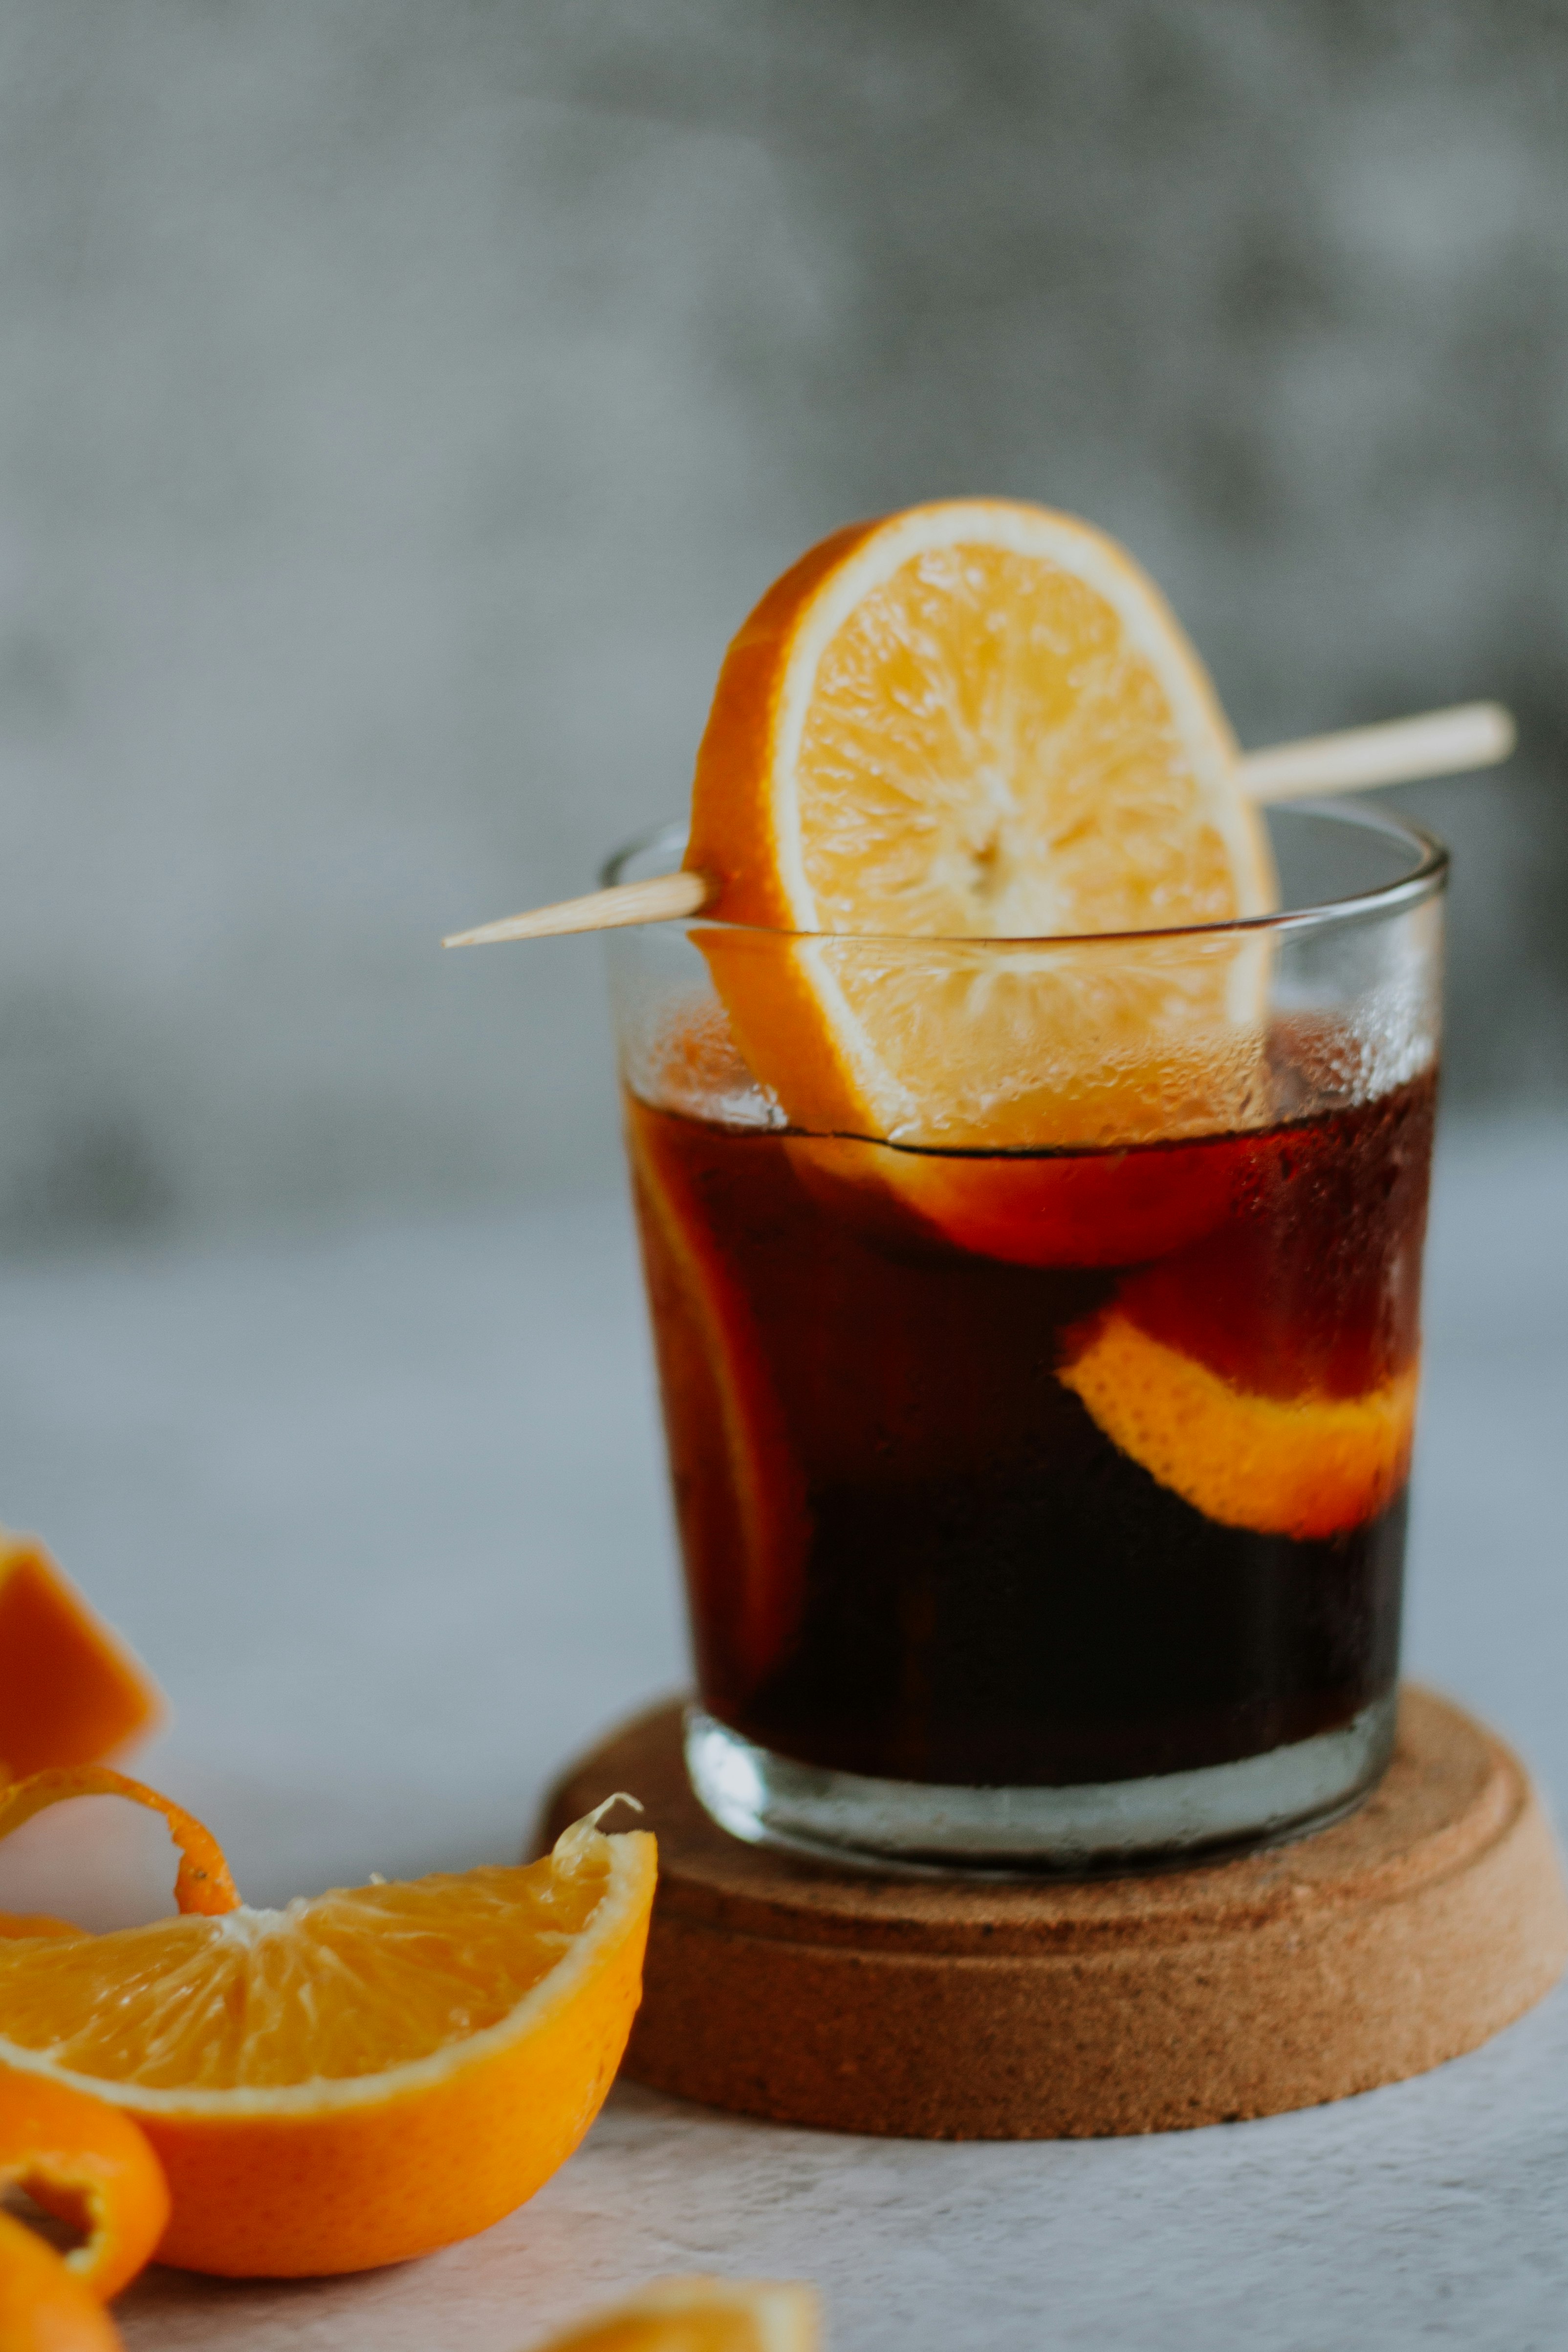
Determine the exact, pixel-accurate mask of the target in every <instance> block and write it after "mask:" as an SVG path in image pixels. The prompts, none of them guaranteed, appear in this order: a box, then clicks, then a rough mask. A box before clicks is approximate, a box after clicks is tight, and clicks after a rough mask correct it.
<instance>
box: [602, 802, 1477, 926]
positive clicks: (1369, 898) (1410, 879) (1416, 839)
mask: <svg viewBox="0 0 1568 2352" xmlns="http://www.w3.org/2000/svg"><path fill="white" fill-rule="evenodd" d="M1273 805H1274V806H1276V807H1278V808H1279V809H1281V810H1285V809H1294V810H1297V811H1300V813H1301V814H1303V815H1311V816H1324V817H1329V818H1331V819H1332V820H1333V821H1334V822H1336V823H1338V824H1348V825H1352V826H1355V827H1358V828H1359V829H1360V830H1361V831H1363V832H1364V833H1375V834H1381V835H1383V836H1384V839H1385V840H1388V841H1397V842H1402V843H1404V845H1405V847H1406V848H1408V849H1409V850H1410V851H1411V853H1412V855H1413V856H1414V857H1415V865H1414V866H1412V868H1411V870H1410V872H1409V873H1408V874H1401V875H1397V876H1396V877H1394V880H1393V881H1391V882H1380V883H1378V884H1376V885H1375V886H1374V887H1373V888H1371V889H1368V890H1354V891H1350V892H1347V893H1346V895H1345V896H1344V897H1343V898H1323V899H1320V900H1318V901H1317V902H1316V903H1315V904H1313V905H1312V906H1310V907H1284V908H1279V909H1278V910H1277V911H1276V912H1275V913H1273V914H1271V915H1242V916H1236V917H1232V918H1231V919H1229V920H1228V921H1226V922H1223V923H1171V924H1168V925H1166V926H1165V927H1163V929H1146V930H1139V931H1026V932H1023V933H1021V934H1006V935H1003V934H999V933H995V932H985V931H982V932H964V931H960V932H943V931H788V930H784V929H780V928H779V927H777V926H775V925H773V924H769V923H736V922H731V921H728V920H726V919H725V918H724V917H722V916H720V915H703V914H697V915H686V916H681V917H678V918H674V920H677V921H679V922H682V923H702V924H704V925H710V926H715V927H717V928H718V929H721V930H730V931H749V932H752V933H754V934H755V935H756V936H757V937H758V938H759V939H773V940H791V939H794V940H826V939H837V940H865V941H867V942H868V944H876V945H879V946H889V947H891V946H899V947H904V948H908V947H914V946H921V947H928V948H929V947H935V946H942V947H954V948H956V947H963V948H976V947H985V948H1007V947H1011V948H1037V947H1044V946H1053V947H1054V946H1066V945H1068V944H1071V945H1073V946H1083V945H1085V944H1087V943H1088V942H1089V941H1098V942H1099V943H1100V944H1101V945H1103V944H1104V943H1105V942H1106V941H1108V940H1123V941H1128V940H1179V939H1204V938H1209V937H1217V936H1221V935H1223V934H1224V933H1226V932H1227V931H1229V932H1235V933H1238V934H1239V933H1243V932H1249V931H1289V930H1312V929H1321V928H1323V927H1325V926H1326V925H1328V924H1331V923H1342V922H1347V921H1353V920H1356V919H1360V918H1364V917H1366V916H1371V915H1391V914H1395V913H1398V912H1400V911H1402V910H1404V909H1405V908H1410V907H1415V906H1419V905H1420V904H1421V903H1422V901H1423V900H1424V899H1426V898H1435V897H1436V894H1437V892H1438V891H1439V890H1440V889H1441V888H1442V887H1443V884H1444V882H1445V881H1446V880H1447V873H1448V863H1449V859H1448V851H1447V847H1446V846H1445V845H1444V844H1443V843H1442V842H1441V841H1439V840H1438V838H1437V836H1436V834H1435V833H1428V832H1427V830H1426V826H1425V825H1420V824H1415V822H1414V821H1413V820H1412V819H1411V818H1409V817H1405V816H1394V815H1393V814H1391V813H1390V812H1388V811H1387V810H1384V809H1373V808H1368V807H1366V806H1365V805H1364V804H1363V803H1362V802H1360V801H1351V800H1313V799H1310V798H1308V799H1302V800H1292V801H1279V802H1276V803H1273ZM688 830H689V828H688V826H687V825H686V824H684V823H683V822H682V820H681V819H679V818H670V819H667V820H666V821H665V823H664V824H656V825H653V826H651V827H650V828H649V830H648V831H647V833H642V834H639V835H637V838H636V840H634V841H628V842H627V843H626V845H624V847H622V848H620V849H617V850H616V852H615V854H614V856H611V857H608V858H606V860H605V864H604V866H602V867H601V869H600V873H599V880H600V884H601V886H602V887H604V888H605V889H606V890H608V889H614V888H615V887H616V885H617V884H618V883H620V882H621V881H623V880H624V879H625V875H626V867H627V866H629V865H630V864H631V863H632V860H633V859H634V858H637V857H641V856H645V855H646V854H647V852H649V851H650V850H657V849H660V848H664V847H668V850H669V851H670V853H671V855H672V856H673V857H676V858H678V857H679V853H680V851H681V849H682V848H683V847H684V845H685V843H686V837H687V833H688ZM648 878H652V877H648ZM658 928H659V929H663V928H664V926H663V925H659V926H658ZM610 936H611V937H612V938H613V937H614V936H615V934H614V932H612V933H611V934H610Z"/></svg>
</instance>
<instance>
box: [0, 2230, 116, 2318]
mask: <svg viewBox="0 0 1568 2352" xmlns="http://www.w3.org/2000/svg"><path fill="white" fill-rule="evenodd" d="M0 2352H121V2334H120V2330H119V2329H118V2328H117V2327H116V2326H115V2325H114V2322H113V2321H112V2320H111V2319H110V2316H109V2314H108V2313H107V2312H106V2311H105V2310H104V2308H103V2306H102V2305H101V2304H100V2302H99V2300H98V2297H97V2296H96V2295H95V2294H93V2293H92V2292H91V2290H90V2288H89V2287H86V2286H84V2285H83V2284H82V2283H81V2281H80V2279H79V2278H78V2277H77V2276H76V2275H75V2273H73V2272H72V2271H71V2270H70V2269H68V2266H67V2264H66V2263H64V2262H63V2261H62V2260H61V2258H60V2256H59V2255H58V2254H57V2253H56V2252H55V2250H54V2248H53V2247H52V2246H48V2245H46V2244H45V2242H44V2241H43V2239H42V2238H40V2237H39V2236H38V2235H37V2231H33V2230H29V2229H28V2228H27V2226H26V2222H23V2221H14V2220H13V2219H12V2217H11V2215H10V2214H9V2213H0Z"/></svg>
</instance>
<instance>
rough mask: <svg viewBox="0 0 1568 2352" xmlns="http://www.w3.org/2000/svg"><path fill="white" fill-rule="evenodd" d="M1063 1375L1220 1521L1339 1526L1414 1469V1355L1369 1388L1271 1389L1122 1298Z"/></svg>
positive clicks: (1298, 1527)
mask: <svg viewBox="0 0 1568 2352" xmlns="http://www.w3.org/2000/svg"><path fill="white" fill-rule="evenodd" d="M1059 1377H1060V1379H1061V1381H1062V1383H1063V1385H1064V1386H1065V1387H1067V1388H1069V1389H1070V1390H1071V1391H1073V1393H1074V1395H1075V1396H1077V1397H1078V1398H1079V1400H1080V1401H1081V1402H1082V1403H1083V1405H1084V1407H1085V1409H1086V1410H1087V1412H1089V1416H1090V1418H1091V1419H1092V1420H1093V1422H1094V1423H1095V1424H1096V1426H1097V1427H1098V1428H1099V1429H1100V1430H1101V1431H1102V1432H1103V1433H1104V1434H1105V1435H1106V1436H1107V1437H1109V1438H1110V1442H1111V1444H1113V1445H1115V1446H1118V1447H1119V1448H1120V1449H1121V1452H1122V1453H1123V1454H1128V1455H1130V1456H1131V1459H1132V1460H1133V1461H1134V1462H1137V1463H1139V1464H1141V1465H1142V1467H1143V1468H1144V1469H1145V1470H1147V1471H1148V1473H1149V1475H1150V1476H1151V1477H1152V1478H1155V1479H1157V1480H1158V1481H1159V1483H1160V1485H1161V1486H1165V1487H1168V1488H1169V1489H1170V1490H1171V1492H1172V1493H1173V1494H1176V1495H1180V1496H1181V1497H1182V1499H1183V1501H1184V1502H1186V1503H1190V1504H1191V1505H1192V1506H1193V1507H1194V1510H1198V1511H1201V1512H1203V1514H1204V1516H1205V1518H1209V1519H1213V1520H1215V1521H1217V1523H1218V1524H1219V1525H1220V1526H1221V1527H1229V1528H1251V1529H1252V1530H1253V1531H1254V1532H1255V1533H1256V1534H1258V1535H1277V1536H1289V1537H1291V1538H1295V1539H1296V1540H1297V1541H1298V1542H1306V1541H1310V1540H1312V1539H1313V1538H1322V1537H1325V1536H1333V1535H1339V1534H1341V1533H1342V1532H1343V1531H1344V1530H1345V1529H1346V1528H1355V1527H1360V1526H1362V1525H1363V1523H1364V1522H1365V1521H1366V1520H1368V1519H1371V1518H1374V1517H1376V1516H1377V1514H1378V1513H1379V1512H1380V1511H1382V1510H1384V1509H1386V1508H1387V1507H1388V1505H1389V1504H1390V1503H1391V1502H1392V1501H1393V1500H1394V1496H1396V1495H1397V1494H1398V1492H1399V1490H1400V1488H1401V1487H1402V1486H1404V1484H1405V1478H1406V1477H1407V1475H1409V1468H1410V1452H1411V1444H1412V1440H1413V1435H1414V1431H1415V1386H1416V1370H1415V1366H1414V1365H1411V1366H1410V1367H1409V1368H1408V1369H1406V1370H1404V1371H1401V1372H1399V1373H1397V1374H1395V1375H1394V1377H1393V1378H1392V1379H1390V1380H1388V1381H1385V1382H1384V1383H1383V1384H1382V1385H1380V1386H1379V1387H1377V1388H1375V1389H1373V1390H1371V1391H1368V1392H1367V1393H1366V1394H1364V1395H1362V1396H1354V1397H1338V1396H1326V1395H1322V1394H1317V1393H1311V1394H1306V1395H1302V1396H1297V1397H1278V1396H1263V1395H1259V1394H1257V1393H1256V1392H1254V1391H1248V1390H1246V1389H1241V1388H1238V1387H1237V1386H1236V1385H1235V1383H1234V1382H1232V1381H1227V1380H1225V1379H1223V1378H1222V1377H1221V1376H1220V1374H1219V1373H1217V1372H1215V1371H1211V1370H1209V1368H1208V1366H1207V1365H1206V1364H1202V1363H1199V1362H1198V1361H1197V1360H1196V1359H1195V1358H1194V1357H1192V1356H1188V1355H1185V1354H1184V1353H1182V1351H1181V1350H1179V1349H1175V1348H1171V1347H1167V1346H1166V1345H1165V1343H1164V1342H1163V1340H1160V1339H1152V1338H1151V1337H1150V1336H1149V1334H1148V1333H1147V1332H1146V1331H1143V1330H1141V1329H1140V1328H1139V1326H1138V1325H1137V1324H1136V1323H1134V1322H1133V1321H1132V1320H1131V1318H1130V1317H1128V1316H1127V1315H1125V1314H1123V1313H1121V1311H1120V1310H1119V1309H1118V1308H1116V1307H1111V1308H1110V1309H1109V1310H1108V1311H1107V1312H1106V1313H1105V1314H1104V1315H1102V1316H1101V1317H1100V1318H1098V1320H1097V1321H1096V1322H1095V1323H1094V1324H1093V1325H1092V1326H1091V1327H1090V1328H1089V1331H1088V1333H1087V1334H1086V1335H1085V1336H1084V1338H1083V1339H1082V1341H1081V1343H1080V1346H1079V1350H1078V1352H1077V1353H1076V1354H1075V1355H1074V1357H1073V1358H1072V1360H1071V1361H1070V1362H1068V1364H1066V1365H1065V1366H1064V1367H1063V1368H1062V1370H1061V1372H1060V1374H1059Z"/></svg>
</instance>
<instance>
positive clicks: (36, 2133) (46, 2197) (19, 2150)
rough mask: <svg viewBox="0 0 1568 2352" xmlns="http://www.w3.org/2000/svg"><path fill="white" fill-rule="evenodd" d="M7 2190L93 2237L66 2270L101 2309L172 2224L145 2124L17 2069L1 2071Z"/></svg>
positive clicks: (1, 2173)
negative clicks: (21, 2191)
mask: <svg viewBox="0 0 1568 2352" xmlns="http://www.w3.org/2000/svg"><path fill="white" fill-rule="evenodd" d="M0 2189H26V2192H27V2194H28V2195H29V2196H30V2197H31V2198H32V2199H33V2200H35V2202H36V2203H37V2204H39V2205H41V2206H42V2207H43V2208H44V2210H45V2211H46V2212H48V2213H52V2214H54V2215H55V2217H56V2218H57V2220H59V2221H70V2222H73V2223H75V2224H76V2225H77V2227H79V2229H81V2230H83V2231H86V2237H85V2240H84V2242H83V2243H82V2244H81V2245H79V2246H78V2247H77V2248H76V2250H75V2251H74V2252H71V2253H68V2254H67V2255H66V2256H65V2257H64V2260H65V2265H66V2268H67V2269H68V2271H69V2272H70V2273H72V2275H73V2276H74V2277H76V2278H77V2279H79V2281H80V2283H81V2284H82V2285H83V2286H84V2287H86V2288H88V2289H89V2292H90V2293H91V2294H95V2295H96V2296H97V2297H98V2299H99V2301H100V2303H107V2302H108V2300H109V2298H110V2295H111V2294H119V2292H120V2290H121V2287H122V2286H125V2285H128V2284H129V2283H130V2281H131V2280H132V2279H133V2278H134V2277H135V2275H136V2273H137V2272H138V2271H139V2270H140V2269H141V2268H142V2264H143V2263H145V2262H146V2261H147V2260H148V2259H149V2258H150V2256H151V2254H152V2252H153V2247H154V2246H155V2245H156V2244H157V2242H158V2241H159V2239H160V2238H161V2237H162V2236H163V2231H164V2229H165V2227H166V2225H167V2223H168V2219H169V2191H168V2187H167V2184H166V2183H165V2181H164V2179H163V2167H162V2166H161V2165H160V2163H159V2162H158V2159H157V2158H156V2157H155V2156H154V2155H153V2148H152V2145H151V2143H150V2142H149V2140H148V2138H147V2136H146V2134H145V2133H144V2132H143V2131H142V2129H141V2127H140V2126H139V2125H137V2124H136V2123H134V2122H133V2121H132V2118H131V2117H130V2116H126V2115H121V2112H120V2110H119V2109H118V2108H117V2107H111V2106H110V2105H109V2104H108V2102H107V2101H106V2100H104V2099H98V2098H89V2097H87V2096H86V2095H84V2094H83V2093H82V2092H80V2091H73V2090H69V2089H68V2088H67V2087H66V2085H65V2084H62V2083H51V2082H49V2081H47V2079H46V2078H45V2077H44V2076H43V2075H41V2074H18V2073H17V2072H16V2068H15V2067H11V2066H0ZM4 2342H5V2337H4V2336H3V2335H0V2343H4Z"/></svg>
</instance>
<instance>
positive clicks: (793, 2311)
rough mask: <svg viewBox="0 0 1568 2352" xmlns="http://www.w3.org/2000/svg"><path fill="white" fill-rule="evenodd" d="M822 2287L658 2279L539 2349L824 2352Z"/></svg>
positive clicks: (795, 2282) (757, 2281)
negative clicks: (819, 2298) (818, 2290)
mask: <svg viewBox="0 0 1568 2352" xmlns="http://www.w3.org/2000/svg"><path fill="white" fill-rule="evenodd" d="M821 2340H822V2324H821V2313H820V2306H819V2304H818V2301H817V2295H816V2289H815V2288H814V2287H810V2286H806V2285H805V2284H803V2283H802V2282H800V2281H798V2280H791V2281H784V2280H774V2279H721V2278H706V2277H694V2278H668V2279H655V2280H653V2281H652V2282H651V2283H650V2284H648V2285H647V2286H645V2287H644V2288H643V2289H642V2291H641V2292H640V2294H636V2295H634V2296H633V2297H632V2299H631V2300H630V2302H628V2303H623V2304H617V2305H616V2306H615V2308H614V2309H613V2310H610V2311H601V2312H596V2313H595V2314H594V2315H592V2316H591V2317H589V2318H587V2319H584V2320H581V2321H579V2322H578V2324H577V2325H576V2326H573V2327H568V2328H566V2329H565V2330H564V2331H563V2333H562V2334H561V2335H559V2336H551V2337H550V2338H549V2340H548V2342H547V2343H544V2344H542V2345H540V2346H539V2347H537V2352H817V2347H818V2345H819V2344H820V2343H821Z"/></svg>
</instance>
